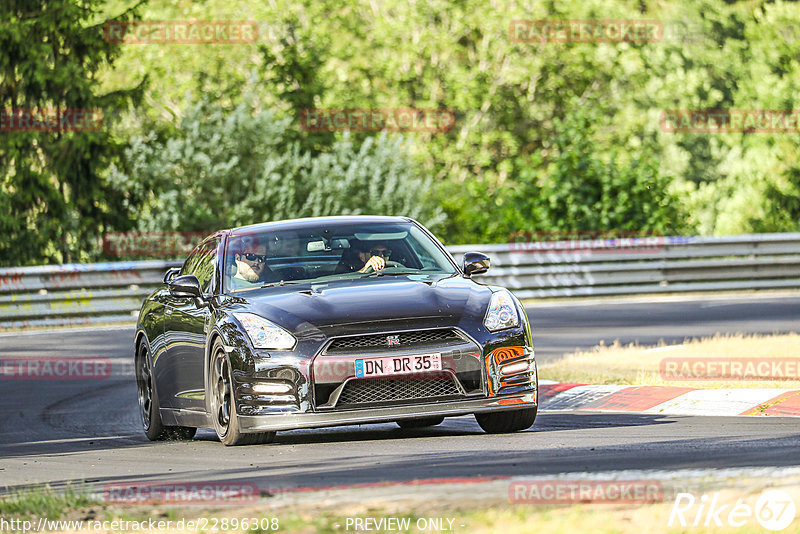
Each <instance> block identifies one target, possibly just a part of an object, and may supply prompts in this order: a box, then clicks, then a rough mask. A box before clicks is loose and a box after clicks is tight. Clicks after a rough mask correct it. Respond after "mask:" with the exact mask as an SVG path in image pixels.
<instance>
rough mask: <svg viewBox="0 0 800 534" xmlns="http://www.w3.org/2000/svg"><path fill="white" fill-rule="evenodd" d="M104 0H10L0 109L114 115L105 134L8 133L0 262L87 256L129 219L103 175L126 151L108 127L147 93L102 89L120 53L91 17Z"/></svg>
mask: <svg viewBox="0 0 800 534" xmlns="http://www.w3.org/2000/svg"><path fill="white" fill-rule="evenodd" d="M99 3H100V1H99V0H81V1H77V2H76V1H75V0H53V1H47V2H45V1H43V0H26V1H15V2H4V10H3V16H2V18H0V50H2V52H0V76H2V78H1V80H0V110H3V111H5V112H6V113H9V114H11V113H14V110H26V111H23V113H26V114H29V113H30V111H28V110H38V111H39V112H46V113H50V114H54V113H60V114H61V113H64V112H65V111H66V110H105V112H106V113H105V114H104V115H105V116H104V117H103V127H102V128H101V129H100V130H99V131H68V129H65V128H61V127H60V126H59V127H54V128H52V129H50V130H51V131H8V132H3V133H1V134H0V209H2V211H0V231H2V233H3V239H1V240H0V264H7V265H8V264H11V265H19V264H27V263H40V262H62V263H63V262H70V261H77V260H81V259H87V256H86V255H85V253H86V252H87V251H90V250H91V249H92V248H93V247H95V246H96V242H97V241H98V237H99V235H100V232H102V231H103V229H104V228H108V227H110V226H115V225H116V226H124V225H125V224H126V221H127V218H126V215H125V211H124V210H122V209H121V200H122V199H121V197H119V196H117V195H113V194H111V193H112V191H113V190H112V189H111V188H110V187H109V185H108V183H107V182H106V180H105V178H104V176H103V172H104V170H105V169H106V168H107V167H108V165H109V163H110V162H111V161H113V160H114V158H115V157H116V155H117V154H118V153H119V152H120V151H121V148H120V145H121V142H120V141H119V140H118V139H115V138H113V137H112V136H110V135H109V133H108V132H109V123H110V122H111V118H110V116H109V114H108V111H109V110H113V109H117V108H120V107H121V106H124V105H127V104H128V103H129V102H132V101H135V100H136V99H137V98H138V97H140V96H141V95H140V91H137V90H136V89H131V90H120V91H115V92H111V93H106V94H102V93H101V92H100V91H99V86H100V82H99V80H98V78H97V74H98V72H99V71H100V70H101V69H102V68H103V67H104V66H106V65H111V64H112V63H113V62H114V60H115V58H116V56H117V53H118V46H116V45H111V44H109V43H106V42H105V41H104V40H103V34H102V27H98V26H95V25H93V24H91V23H90V21H91V20H93V18H94V11H95V9H96V7H97V5H98V4H99ZM48 110H50V111H49V112H48ZM53 110H54V111H53ZM100 113H101V112H98V115H100Z"/></svg>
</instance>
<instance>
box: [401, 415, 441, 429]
mask: <svg viewBox="0 0 800 534" xmlns="http://www.w3.org/2000/svg"><path fill="white" fill-rule="evenodd" d="M443 421H444V417H420V418H419V419H401V420H400V421H395V423H397V426H399V427H400V428H403V429H409V428H425V427H427V426H436V425H440V424H442V422H443Z"/></svg>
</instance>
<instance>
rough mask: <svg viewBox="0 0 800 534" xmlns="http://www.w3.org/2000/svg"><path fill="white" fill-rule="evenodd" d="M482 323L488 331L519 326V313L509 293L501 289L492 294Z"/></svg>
mask: <svg viewBox="0 0 800 534" xmlns="http://www.w3.org/2000/svg"><path fill="white" fill-rule="evenodd" d="M483 324H484V326H485V327H486V328H488V329H489V331H490V332H496V331H497V330H503V329H504V328H511V327H512V326H519V314H518V313H517V306H516V305H515V304H514V297H512V296H511V293H509V292H508V291H506V290H505V289H502V290H500V291H497V292H496V293H493V294H492V299H491V300H490V301H489V309H488V310H486V318H485V319H484V320H483Z"/></svg>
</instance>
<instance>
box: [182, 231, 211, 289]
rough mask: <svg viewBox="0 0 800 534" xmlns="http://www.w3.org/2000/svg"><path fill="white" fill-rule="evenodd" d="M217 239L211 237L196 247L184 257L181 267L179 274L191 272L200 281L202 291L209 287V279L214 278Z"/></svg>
mask: <svg viewBox="0 0 800 534" xmlns="http://www.w3.org/2000/svg"><path fill="white" fill-rule="evenodd" d="M218 244H219V241H217V240H216V239H212V240H210V241H208V242H206V243H205V244H204V245H202V246H201V247H200V248H198V249H196V250H195V251H194V252H192V254H191V255H190V256H189V257H188V258H186V261H185V262H184V263H183V268H181V275H184V274H193V275H195V276H196V277H197V280H198V281H199V282H200V288H201V289H202V290H203V293H208V291H209V290H210V289H211V280H212V279H213V278H214V267H215V266H216V259H217V245H218Z"/></svg>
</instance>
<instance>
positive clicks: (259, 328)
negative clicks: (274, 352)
mask: <svg viewBox="0 0 800 534" xmlns="http://www.w3.org/2000/svg"><path fill="white" fill-rule="evenodd" d="M233 316H234V317H236V319H237V320H238V321H239V322H240V323H242V326H243V327H244V330H245V332H247V336H248V337H249V338H250V341H251V342H252V343H253V347H255V348H257V349H291V348H293V347H294V344H295V343H296V342H297V340H296V339H295V338H294V336H293V335H292V334H290V333H289V332H287V331H286V330H284V329H283V328H281V327H280V326H278V325H276V324H275V323H273V322H272V321H268V320H266V319H264V318H263V317H261V316H258V315H256V314H255V313H234V314H233Z"/></svg>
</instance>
